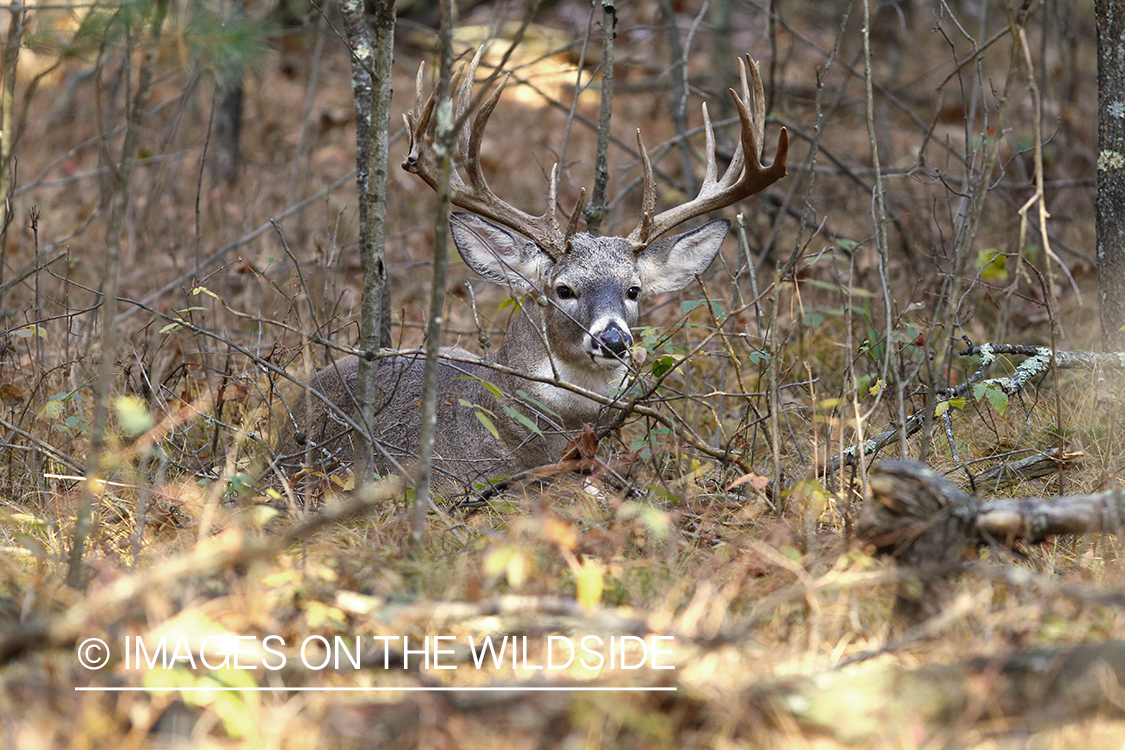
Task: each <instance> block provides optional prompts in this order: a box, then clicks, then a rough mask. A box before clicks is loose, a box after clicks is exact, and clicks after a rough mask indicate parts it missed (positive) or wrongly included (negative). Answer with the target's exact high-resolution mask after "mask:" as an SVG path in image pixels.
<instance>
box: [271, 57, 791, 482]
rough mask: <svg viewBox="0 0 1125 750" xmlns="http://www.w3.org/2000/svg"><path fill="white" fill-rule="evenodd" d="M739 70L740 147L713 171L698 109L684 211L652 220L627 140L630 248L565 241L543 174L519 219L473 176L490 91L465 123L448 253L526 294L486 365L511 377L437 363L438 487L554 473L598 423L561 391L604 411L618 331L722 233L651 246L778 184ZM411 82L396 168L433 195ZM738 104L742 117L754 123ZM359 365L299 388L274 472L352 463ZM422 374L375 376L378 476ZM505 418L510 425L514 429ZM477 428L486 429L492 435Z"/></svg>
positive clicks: (400, 368) (345, 362)
mask: <svg viewBox="0 0 1125 750" xmlns="http://www.w3.org/2000/svg"><path fill="white" fill-rule="evenodd" d="M478 62H479V53H478V56H477V58H476V59H474V61H473V63H472V65H471V66H470V67H469V71H468V75H467V76H466V80H465V82H464V83H463V84H462V85H461V86H460V87H459V88H458V91H457V94H456V99H457V102H456V110H457V111H456V113H455V117H454V119H455V120H456V119H457V118H460V117H461V115H462V114H463V113H464V111H465V110H466V109H467V108H468V106H469V102H470V99H471V92H472V84H473V79H474V76H475V72H476V67H477V63H478ZM749 67H750V79H751V82H752V84H753V89H754V96H753V98H751V93H750V85H749V84H748V82H747V78H746V69H745V68H743V70H742V73H743V75H742V97H741V98H739V96H738V95H737V94H735V93H734V92H733V91H732V92H731V93H732V94H733V95H734V101H735V104H736V106H737V108H738V112H739V119H740V121H741V126H742V127H741V133H740V136H741V137H740V141H739V144H738V147H737V149H736V151H735V154H734V158H733V159H732V160H731V163H730V166H729V167H728V168H727V169H726V171H725V172H724V173H723V174H722V176H720V175H719V173H718V169H717V167H716V163H715V154H714V150H715V148H714V146H715V141H714V134H713V132H712V129H711V122H710V119H709V118H708V117H707V109H706V107H704V109H703V116H704V123H705V133H706V136H707V167H706V173H705V175H704V179H703V187H702V188H701V189H700V192H699V195H698V196H696V198H694V199H692V200H690V201H688V202H687V203H684V204H681V205H679V206H675V207H672V208H669V209H667V210H665V211H662V212H660V213H656V211H655V206H656V183H655V180H654V178H653V174H652V166H651V164H650V163H649V159H648V154H647V152H646V151H645V148H644V145H643V144H642V143H641V142H640V135H639V133H638V138H637V141H638V146H639V148H640V153H641V163H642V165H643V167H644V196H643V199H642V206H641V209H642V218H641V223H640V225H639V226H638V227H637V228H636V229H635V230H634V231H633V232H632V233H631V234H630V235H629V236H628V237H595V236H592V235H590V234H586V233H578V232H577V231H576V225H577V221H578V217H579V216H580V214H581V208H582V198H581V197H580V198H579V201H578V205H577V206H576V207H575V209H574V211H573V213H572V214H571V219H570V224H569V226H568V227H567V228H566V231H565V232H564V231H562V230H561V229H560V227H559V225H558V221H557V217H556V214H555V203H556V194H555V187H556V186H555V173H554V172H552V175H551V180H550V182H549V183H548V198H547V205H548V207H547V211H546V212H545V213H544V214H543V215H542V216H538V217H536V216H530V215H528V214H526V213H524V212H523V211H520V210H519V209H517V208H515V207H513V206H510V205H509V204H507V203H504V202H503V201H501V200H500V199H499V198H497V197H496V196H495V195H494V194H493V193H492V191H491V190H490V189H489V188H488V184H487V180H486V179H485V177H484V175H483V173H482V172H481V170H480V158H479V156H480V154H479V151H480V144H481V141H482V137H483V131H484V127H485V125H486V124H487V122H488V118H489V117H490V115H491V113H492V110H493V109H494V107H495V105H496V102H497V101H498V99H499V96H500V93H501V92H502V91H503V88H504V84H503V83H501V84H500V85H499V86H498V87H497V89H496V91H495V92H494V93H493V94H492V95H491V96H490V97H489V98H488V100H487V101H486V102H485V103H484V104H483V105H482V106H481V109H480V111H479V112H478V113H477V115H476V117H475V118H474V119H472V120H471V122H470V121H469V120H468V119H467V118H466V120H465V126H464V128H465V129H464V130H463V131H462V133H461V135H460V138H459V150H460V152H461V156H462V166H463V168H464V169H465V171H466V172H467V174H468V179H467V181H466V180H465V179H463V178H462V177H461V176H460V175H459V174H458V173H457V172H456V171H454V172H453V173H452V174H451V176H450V184H449V187H450V194H451V200H452V202H453V203H454V204H455V205H457V206H459V207H461V208H464V209H467V210H469V211H472V212H473V213H474V214H479V216H474V215H472V214H467V213H454V214H453V215H452V216H451V217H450V228H451V230H452V236H453V241H454V244H455V245H456V246H457V250H458V252H459V253H460V254H461V257H462V258H463V259H464V261H465V262H466V263H467V264H468V265H469V266H470V267H471V268H472V269H473V270H474V271H476V272H477V273H478V274H480V275H481V276H482V277H483V278H485V279H487V280H489V281H493V282H495V283H498V284H502V285H506V286H508V287H509V289H511V290H513V292H526V293H528V294H527V296H526V297H525V298H524V302H523V304H522V306H521V309H520V311H519V312H517V313H516V315H515V316H514V318H513V320H512V323H511V325H510V326H509V328H508V331H507V333H506V334H505V337H504V342H503V344H502V345H501V346H500V348H499V350H498V351H497V352H496V353H495V354H494V355H493V357H492V363H494V364H495V365H499V366H502V367H503V368H506V369H507V370H511V371H514V372H501V371H498V370H495V369H493V368H491V367H490V366H489V364H488V363H485V362H483V361H482V360H479V359H477V358H475V357H473V356H472V355H471V354H469V352H467V351H465V350H463V349H456V348H448V349H443V350H442V352H441V356H442V362H441V365H440V367H441V369H440V372H439V374H438V393H437V405H438V408H437V430H436V441H435V445H434V457H435V466H436V469H437V477H438V480H437V481H439V482H441V481H442V477H443V476H444V477H445V478H446V480H449V479H452V480H456V481H458V482H461V483H465V484H470V483H473V482H477V481H480V480H483V479H487V478H491V477H496V476H501V475H512V474H517V473H520V472H522V471H525V470H527V469H532V468H535V467H537V466H542V465H545V464H549V463H553V462H555V461H558V460H559V459H560V458H561V457H562V452H563V449H564V448H565V446H566V444H567V442H568V441H569V440H570V439H571V438H572V437H574V435H575V434H576V433H577V432H578V431H579V430H581V429H582V427H583V425H586V424H596V423H597V421H598V419H599V416H600V414H601V412H602V409H603V407H604V405H603V404H602V403H599V402H598V401H596V400H594V399H591V398H587V397H586V396H584V395H582V394H581V393H576V392H574V391H572V390H568V389H567V388H566V387H565V386H564V385H559V384H569V385H571V386H576V387H577V388H580V389H582V390H584V391H587V392H589V393H592V394H596V395H597V396H600V397H603V398H606V399H609V398H612V397H613V396H614V394H615V392H616V391H617V390H618V389H619V388H620V387H621V386H622V385H623V383H624V380H625V377H626V375H627V373H628V364H629V359H630V355H629V350H630V347H632V345H633V337H632V334H631V333H630V330H631V328H632V327H633V326H634V325H636V322H637V312H638V306H639V305H640V303H641V302H643V301H644V300H645V299H646V298H648V297H650V296H652V295H655V294H660V293H662V292H670V291H675V290H678V289H682V288H684V287H685V286H687V285H688V284H690V283H691V282H692V281H694V280H695V279H696V278H697V276H698V275H699V274H701V273H702V272H703V271H705V270H706V269H707V267H708V266H709V265H710V264H711V261H712V260H713V259H714V258H715V256H716V255H717V254H718V252H719V249H720V248H721V247H722V243H723V239H724V238H725V236H726V233H727V231H728V229H729V226H730V225H729V222H726V221H723V220H718V221H712V222H710V223H708V224H705V225H703V226H702V227H699V228H698V229H694V230H691V231H688V232H684V233H682V234H677V235H673V236H669V237H664V238H662V239H658V238H660V237H661V235H663V234H665V233H666V232H668V231H669V230H670V229H672V228H673V227H675V226H677V225H679V224H681V223H683V222H685V221H687V220H688V219H691V218H694V217H696V216H700V215H702V214H704V213H707V212H709V211H713V210H715V209H718V208H722V207H724V206H728V205H731V204H732V203H734V202H736V201H738V200H741V199H742V198H745V197H747V196H748V195H752V194H753V193H756V192H759V191H760V190H762V189H764V188H765V187H766V186H768V185H770V184H772V183H773V182H775V181H776V180H778V179H780V178H781V177H783V176H784V175H785V157H786V152H787V149H788V139H787V136H786V134H785V131H784V129H783V130H782V131H781V134H780V136H779V138H778V148H777V156H776V158H775V160H774V163H773V164H772V165H771V166H769V167H766V166H764V165H763V164H762V163H761V155H762V140H763V137H764V132H763V127H764V125H763V124H764V120H765V109H764V96H763V93H762V85H761V78H760V76H759V74H758V69H757V65H756V64H755V63H754V62H753V61H752V60H751V61H750V66H749ZM421 80H422V73H421V71H419V77H418V90H417V95H416V109H415V110H414V111H412V112H411V113H410V114H409V115H408V116H407V117H406V121H407V122H406V124H407V132H408V133H409V135H410V142H411V148H410V152H409V154H408V155H407V157H406V161H405V162H404V163H403V167H404V168H405V169H407V170H408V171H411V172H414V173H415V174H417V175H418V176H419V177H421V178H422V180H423V181H425V182H426V183H427V184H429V185H430V186H431V187H436V186H437V184H438V181H439V172H440V160H439V159H438V158H437V157H436V156H435V155H434V152H433V149H432V148H431V147H430V146H431V144H432V141H433V139H434V137H435V133H434V129H435V127H436V125H435V118H434V117H433V114H434V111H435V107H436V103H435V101H434V98H433V97H432V96H431V97H430V98H429V99H428V100H426V101H425V102H424V103H423V97H422V84H421ZM747 102H752V104H753V106H754V113H753V115H751V113H750V110H749V109H748V107H747ZM481 216H483V217H487V219H490V220H491V221H486V220H485V219H483V218H480V217H481ZM494 222H495V223H494ZM509 230H514V231H509ZM357 367H358V360H357V359H356V358H355V357H345V358H342V359H341V360H339V361H338V362H336V363H335V364H334V365H330V366H329V367H327V368H325V369H323V370H321V371H320V372H318V373H317V374H316V375H315V376H314V377H313V379H312V380H311V381H310V383H309V386H310V389H311V391H310V393H313V392H315V393H316V394H319V395H321V396H323V399H321V398H314V399H312V400H309V399H308V398H301V399H298V401H297V403H296V404H295V405H294V408H293V410H292V412H291V415H290V416H291V418H290V420H289V422H288V425H287V426H286V429H285V430H284V431H283V437H282V441H281V446H280V450H281V453H282V456H281V458H282V462H283V464H288V465H293V463H300V462H301V461H302V456H303V457H307V458H308V459H310V460H311V462H312V463H315V464H327V463H333V462H335V463H340V464H344V465H347V464H350V463H351V460H352V440H351V437H350V430H349V429H348V420H347V419H344V418H343V417H342V416H341V415H349V416H350V415H352V414H354V412H355V404H354V402H353V400H352V395H351V394H352V393H353V391H354V386H355V379H356V370H357ZM423 367H424V365H423V359H422V358H421V357H420V356H419V357H395V358H390V359H386V360H383V362H382V363H381V364H380V367H379V376H378V385H379V390H380V403H382V404H383V407H382V409H381V410H380V412H379V413H378V414H377V415H376V420H375V425H374V427H373V429H372V437H373V438H374V439H375V442H376V450H375V460H376V465H377V466H379V467H380V468H381V469H382V470H383V471H392V472H396V473H397V472H399V471H402V470H405V471H408V472H409V470H410V468H409V467H410V465H411V464H412V463H413V460H414V458H415V456H416V455H417V451H418V443H419V439H420V427H421V425H420V416H421V408H420V400H421V396H422V380H423ZM521 376H527V377H521ZM544 381H550V382H544ZM497 393H498V394H499V396H497V395H496V394H497ZM512 410H514V412H515V413H518V415H519V416H518V417H517V416H513V411H512ZM481 417H484V418H485V419H483V420H482V418H481ZM485 421H488V422H489V423H490V424H491V425H493V427H494V429H495V431H496V435H493V434H492V431H491V430H490V429H488V427H486V426H485V424H484V422H485Z"/></svg>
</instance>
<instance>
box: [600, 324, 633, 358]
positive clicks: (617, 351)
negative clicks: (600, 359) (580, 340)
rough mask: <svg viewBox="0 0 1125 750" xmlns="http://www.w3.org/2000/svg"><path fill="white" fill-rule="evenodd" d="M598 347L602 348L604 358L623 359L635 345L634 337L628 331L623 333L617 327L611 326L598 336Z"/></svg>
mask: <svg viewBox="0 0 1125 750" xmlns="http://www.w3.org/2000/svg"><path fill="white" fill-rule="evenodd" d="M598 345H599V346H600V347H601V350H602V356H605V357H621V356H624V354H625V352H627V351H629V347H630V346H632V345H633V337H632V336H630V335H629V332H628V331H623V330H621V329H620V328H618V327H617V326H610V327H609V328H607V329H605V330H604V331H602V332H601V333H599V334H598Z"/></svg>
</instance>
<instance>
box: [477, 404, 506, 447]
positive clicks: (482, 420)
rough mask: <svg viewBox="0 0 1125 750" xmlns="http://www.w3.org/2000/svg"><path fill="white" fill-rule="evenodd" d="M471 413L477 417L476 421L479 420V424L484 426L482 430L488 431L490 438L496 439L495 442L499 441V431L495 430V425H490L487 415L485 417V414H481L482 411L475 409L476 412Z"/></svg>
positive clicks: (490, 421)
mask: <svg viewBox="0 0 1125 750" xmlns="http://www.w3.org/2000/svg"><path fill="white" fill-rule="evenodd" d="M473 413H474V414H476V415H477V419H479V420H480V423H481V424H482V425H484V429H486V430H488V431H489V433H490V434H491V435H492V437H494V438H496V439H497V440H499V439H500V431H499V430H497V429H496V425H494V424H493V423H492V420H491V419H489V418H488V415H487V414H485V413H484V412H483V411H482V410H480V409H477V410H476V411H475V412H473Z"/></svg>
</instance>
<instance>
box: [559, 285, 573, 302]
mask: <svg viewBox="0 0 1125 750" xmlns="http://www.w3.org/2000/svg"><path fill="white" fill-rule="evenodd" d="M555 294H557V295H558V297H559V299H571V298H572V297H574V290H573V289H571V288H570V287H568V286H567V285H566V284H559V285H558V286H557V287H555Z"/></svg>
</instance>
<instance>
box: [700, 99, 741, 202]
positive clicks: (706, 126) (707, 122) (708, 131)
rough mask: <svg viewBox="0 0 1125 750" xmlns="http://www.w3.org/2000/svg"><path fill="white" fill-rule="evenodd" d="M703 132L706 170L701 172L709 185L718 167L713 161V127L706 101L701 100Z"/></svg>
mask: <svg viewBox="0 0 1125 750" xmlns="http://www.w3.org/2000/svg"><path fill="white" fill-rule="evenodd" d="M703 133H704V137H705V138H706V141H705V144H704V151H705V152H706V153H707V171H706V172H704V173H703V184H704V185H710V184H712V183H713V182H715V180H716V179H718V177H719V167H718V165H717V164H716V163H715V128H714V127H712V125H711V115H709V114H708V113H707V102H703ZM740 145H741V144H740Z"/></svg>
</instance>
